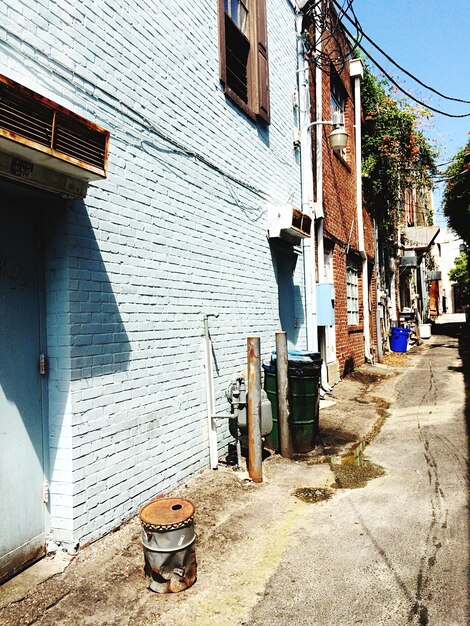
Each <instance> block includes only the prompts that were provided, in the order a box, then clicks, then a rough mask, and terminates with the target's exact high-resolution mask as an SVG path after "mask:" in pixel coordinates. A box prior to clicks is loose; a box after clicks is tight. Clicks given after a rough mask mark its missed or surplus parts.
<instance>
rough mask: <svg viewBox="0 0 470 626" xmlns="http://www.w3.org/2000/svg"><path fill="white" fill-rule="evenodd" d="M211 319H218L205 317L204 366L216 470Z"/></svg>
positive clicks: (211, 459)
mask: <svg viewBox="0 0 470 626" xmlns="http://www.w3.org/2000/svg"><path fill="white" fill-rule="evenodd" d="M209 317H218V315H215V314H213V313H209V314H207V315H204V357H205V358H204V364H205V374H206V393H207V431H208V437H209V463H210V467H211V469H214V470H216V469H217V468H218V464H219V454H218V446H217V425H216V421H215V419H214V415H215V393H214V381H213V379H212V342H211V336H210V332H209Z"/></svg>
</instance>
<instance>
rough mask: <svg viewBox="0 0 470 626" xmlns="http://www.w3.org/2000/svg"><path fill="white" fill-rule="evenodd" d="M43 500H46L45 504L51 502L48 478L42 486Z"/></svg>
mask: <svg viewBox="0 0 470 626" xmlns="http://www.w3.org/2000/svg"><path fill="white" fill-rule="evenodd" d="M42 501H43V502H44V504H47V503H48V502H49V483H48V482H47V480H45V481H44V484H43V486H42Z"/></svg>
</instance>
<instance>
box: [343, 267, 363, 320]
mask: <svg viewBox="0 0 470 626" xmlns="http://www.w3.org/2000/svg"><path fill="white" fill-rule="evenodd" d="M346 314H347V322H348V326H359V322H360V298H359V263H358V261H357V259H355V258H354V257H348V258H347V260H346Z"/></svg>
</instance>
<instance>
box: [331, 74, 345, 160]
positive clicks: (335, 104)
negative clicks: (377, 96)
mask: <svg viewBox="0 0 470 626" xmlns="http://www.w3.org/2000/svg"><path fill="white" fill-rule="evenodd" d="M347 101H348V92H347V89H346V87H345V86H344V83H343V81H342V80H341V77H340V75H339V74H338V72H337V71H336V70H335V69H334V67H333V66H331V68H330V109H331V111H330V113H331V118H330V119H333V113H334V112H335V111H340V112H341V114H342V115H343V121H344V125H345V126H346V105H347ZM335 154H336V156H338V157H340V159H342V160H343V161H344V163H345V164H346V165H347V166H348V167H349V164H348V150H347V148H342V149H341V150H339V151H337V152H335Z"/></svg>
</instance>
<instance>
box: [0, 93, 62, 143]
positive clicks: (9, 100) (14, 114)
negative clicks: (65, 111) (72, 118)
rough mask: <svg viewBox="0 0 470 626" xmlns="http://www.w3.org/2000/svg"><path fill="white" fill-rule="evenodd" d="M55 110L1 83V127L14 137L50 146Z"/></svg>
mask: <svg viewBox="0 0 470 626" xmlns="http://www.w3.org/2000/svg"><path fill="white" fill-rule="evenodd" d="M53 120H54V110H53V109H51V108H49V107H46V106H44V105H43V104H42V103H40V102H37V101H35V100H31V98H28V97H27V96H26V95H25V94H23V93H21V92H17V91H15V90H14V89H12V87H10V86H9V85H5V84H1V83H0V127H1V128H4V129H5V130H7V131H9V132H10V133H12V134H13V135H19V136H20V137H24V138H25V139H30V140H31V141H35V142H36V143H39V144H41V146H50V144H51V137H52V125H53Z"/></svg>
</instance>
